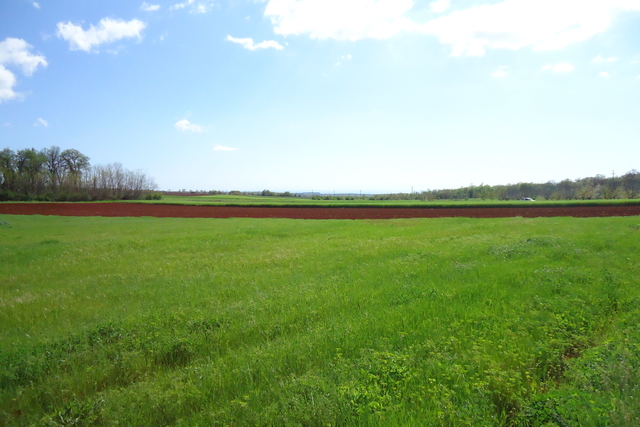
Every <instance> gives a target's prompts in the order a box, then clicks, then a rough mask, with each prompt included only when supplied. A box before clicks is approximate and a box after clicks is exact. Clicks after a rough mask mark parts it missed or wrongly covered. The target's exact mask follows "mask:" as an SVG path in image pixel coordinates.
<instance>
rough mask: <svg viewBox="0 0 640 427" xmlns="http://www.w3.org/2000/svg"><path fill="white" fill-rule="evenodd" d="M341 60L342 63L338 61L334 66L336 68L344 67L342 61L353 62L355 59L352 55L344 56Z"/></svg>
mask: <svg viewBox="0 0 640 427" xmlns="http://www.w3.org/2000/svg"><path fill="white" fill-rule="evenodd" d="M340 59H341V61H338V62H336V63H335V64H334V65H335V66H336V67H338V66H340V65H342V61H351V60H352V59H353V56H351V54H347V55H342V56H341V57H340Z"/></svg>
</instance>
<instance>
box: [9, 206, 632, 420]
mask: <svg viewBox="0 0 640 427" xmlns="http://www.w3.org/2000/svg"><path fill="white" fill-rule="evenodd" d="M0 260H1V261H0V325H1V328H0V425H3V426H32V425H43V426H83V425H96V426H114V425H122V426H545V427H551V426H637V425H640V420H639V417H640V370H639V369H638V366H640V286H639V273H640V217H619V218H580V219H577V218H565V217H563V218H536V219H523V218H507V219H505V218H503V219H467V218H451V219H412V220H384V221H335V220H334V221H309V220H288V219H166V218H165V219H158V218H99V217H85V218H74V217H45V216H17V215H16V216H13V215H0Z"/></svg>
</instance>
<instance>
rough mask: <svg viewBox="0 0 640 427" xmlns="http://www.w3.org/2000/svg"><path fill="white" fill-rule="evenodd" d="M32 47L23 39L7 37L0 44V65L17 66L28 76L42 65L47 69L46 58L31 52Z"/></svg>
mask: <svg viewBox="0 0 640 427" xmlns="http://www.w3.org/2000/svg"><path fill="white" fill-rule="evenodd" d="M31 47H32V46H31V45H30V44H29V43H27V42H26V41H24V40H22V39H14V38H11V37H7V38H6V39H5V40H4V41H2V42H0V65H16V66H18V67H19V68H20V69H22V72H23V73H24V74H26V75H27V76H30V75H32V74H33V73H34V72H35V71H36V69H37V68H38V66H40V65H41V66H43V67H46V66H47V65H48V64H47V61H46V59H45V57H44V56H40V55H34V54H32V53H31V52H29V49H31Z"/></svg>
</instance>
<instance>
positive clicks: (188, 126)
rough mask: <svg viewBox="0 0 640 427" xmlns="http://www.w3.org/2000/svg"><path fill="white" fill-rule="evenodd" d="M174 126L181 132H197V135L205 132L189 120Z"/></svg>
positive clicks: (181, 121)
mask: <svg viewBox="0 0 640 427" xmlns="http://www.w3.org/2000/svg"><path fill="white" fill-rule="evenodd" d="M174 126H175V128H176V129H178V130H181V131H189V132H195V133H200V132H204V131H205V128H204V127H202V126H198V125H196V124H193V123H191V122H190V121H189V120H187V119H183V120H180V121H178V122H176V124H175V125H174Z"/></svg>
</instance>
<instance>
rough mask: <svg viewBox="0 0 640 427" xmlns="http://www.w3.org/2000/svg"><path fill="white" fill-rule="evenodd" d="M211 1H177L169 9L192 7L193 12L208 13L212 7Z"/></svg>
mask: <svg viewBox="0 0 640 427" xmlns="http://www.w3.org/2000/svg"><path fill="white" fill-rule="evenodd" d="M210 3H211V2H198V3H196V1H195V0H186V1H184V2H182V3H176V4H174V5H173V6H170V7H169V10H180V9H185V8H187V7H190V9H191V13H207V12H208V11H209V9H210V8H211V5H210Z"/></svg>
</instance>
